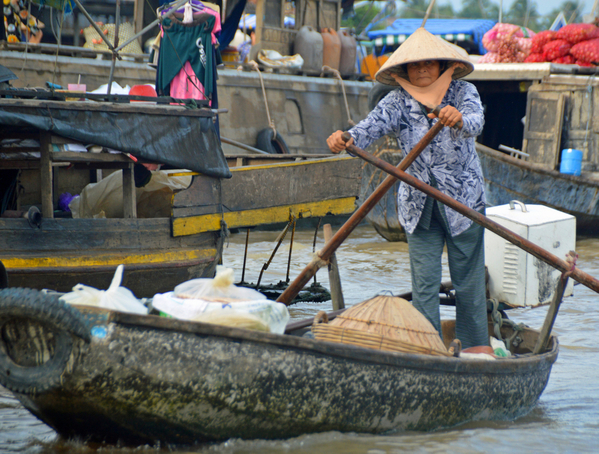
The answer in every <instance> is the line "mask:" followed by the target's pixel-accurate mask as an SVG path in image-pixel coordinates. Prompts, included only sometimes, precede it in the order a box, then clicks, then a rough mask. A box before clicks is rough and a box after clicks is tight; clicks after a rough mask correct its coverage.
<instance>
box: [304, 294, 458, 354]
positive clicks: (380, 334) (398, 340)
mask: <svg viewBox="0 0 599 454" xmlns="http://www.w3.org/2000/svg"><path fill="white" fill-rule="evenodd" d="M327 322H328V320H327V317H326V313H325V312H323V311H321V312H319V313H318V314H317V315H316V317H315V319H314V323H313V325H312V333H313V334H314V337H315V338H316V339H318V340H322V341H327V342H338V343H342V344H350V345H356V346H359V347H365V348H372V349H375V350H385V351H394V352H403V353H418V354H424V355H437V356H451V355H450V354H449V353H448V351H447V349H446V348H445V345H444V344H443V341H442V340H441V337H439V334H438V333H437V331H436V330H435V328H434V327H433V326H432V325H431V323H430V322H429V321H428V320H427V319H426V318H425V317H424V315H422V314H421V313H420V312H418V310H417V309H416V308H414V306H412V305H411V304H410V303H409V302H408V301H406V300H404V299H401V298H398V297H394V296H377V297H375V298H372V299H369V300H367V301H364V302H362V303H360V304H357V305H356V306H353V307H352V308H350V309H348V310H346V311H345V312H343V313H342V314H340V315H338V316H337V317H336V318H335V320H333V321H332V322H331V323H327Z"/></svg>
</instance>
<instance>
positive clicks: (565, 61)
mask: <svg viewBox="0 0 599 454" xmlns="http://www.w3.org/2000/svg"><path fill="white" fill-rule="evenodd" d="M552 63H561V64H562V65H573V64H575V63H576V59H575V58H574V57H573V56H572V55H564V56H563V57H558V58H556V59H555V60H553V61H552Z"/></svg>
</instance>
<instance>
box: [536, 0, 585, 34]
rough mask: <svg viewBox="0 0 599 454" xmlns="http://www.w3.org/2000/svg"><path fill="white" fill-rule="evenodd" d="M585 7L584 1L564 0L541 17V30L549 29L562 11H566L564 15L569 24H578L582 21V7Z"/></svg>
mask: <svg viewBox="0 0 599 454" xmlns="http://www.w3.org/2000/svg"><path fill="white" fill-rule="evenodd" d="M583 8H584V1H583V0H578V1H571V0H566V1H564V2H563V3H562V4H561V5H560V6H559V7H557V8H555V9H554V10H552V11H551V12H550V13H549V14H547V15H546V16H544V17H542V18H541V19H539V26H540V28H541V30H549V27H551V24H553V21H554V20H555V18H556V17H557V16H558V14H559V13H560V12H563V13H564V17H565V18H566V20H567V21H568V23H569V24H576V23H580V22H582V13H581V11H582V9H583Z"/></svg>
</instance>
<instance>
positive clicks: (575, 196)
mask: <svg viewBox="0 0 599 454" xmlns="http://www.w3.org/2000/svg"><path fill="white" fill-rule="evenodd" d="M476 149H477V152H478V156H479V158H480V160H481V164H482V168H483V174H484V177H485V192H486V195H487V203H488V204H489V205H491V206H495V205H504V204H506V203H509V202H510V201H511V200H519V201H521V202H524V203H531V204H540V205H547V206H549V207H551V208H555V209H556V210H560V211H564V212H566V213H570V214H572V215H573V216H575V217H576V228H577V230H578V231H579V232H585V231H589V232H597V228H598V227H599V197H598V196H597V194H598V193H599V179H597V180H594V179H589V178H584V177H576V176H572V175H566V174H563V173H560V172H557V171H555V170H548V169H547V168H545V167H543V166H540V165H538V164H533V163H529V162H527V161H523V160H521V159H516V158H513V157H511V156H508V155H506V154H505V153H501V152H499V151H496V150H493V149H492V148H489V147H485V146H484V145H480V144H477V146H476Z"/></svg>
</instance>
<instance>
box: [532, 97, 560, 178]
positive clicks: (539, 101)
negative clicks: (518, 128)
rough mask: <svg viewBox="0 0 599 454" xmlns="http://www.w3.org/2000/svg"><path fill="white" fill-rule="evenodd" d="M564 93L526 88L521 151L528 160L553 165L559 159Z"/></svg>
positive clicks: (556, 163)
mask: <svg viewBox="0 0 599 454" xmlns="http://www.w3.org/2000/svg"><path fill="white" fill-rule="evenodd" d="M565 99H566V94H564V93H559V92H542V91H535V90H531V91H529V92H528V102H527V106H526V125H525V128H524V140H523V142H522V151H524V152H525V153H528V154H529V155H530V158H529V160H530V161H531V162H534V163H537V164H544V165H546V166H548V167H549V168H551V169H555V168H557V166H558V163H559V155H560V146H561V137H562V123H563V118H564V103H565Z"/></svg>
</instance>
